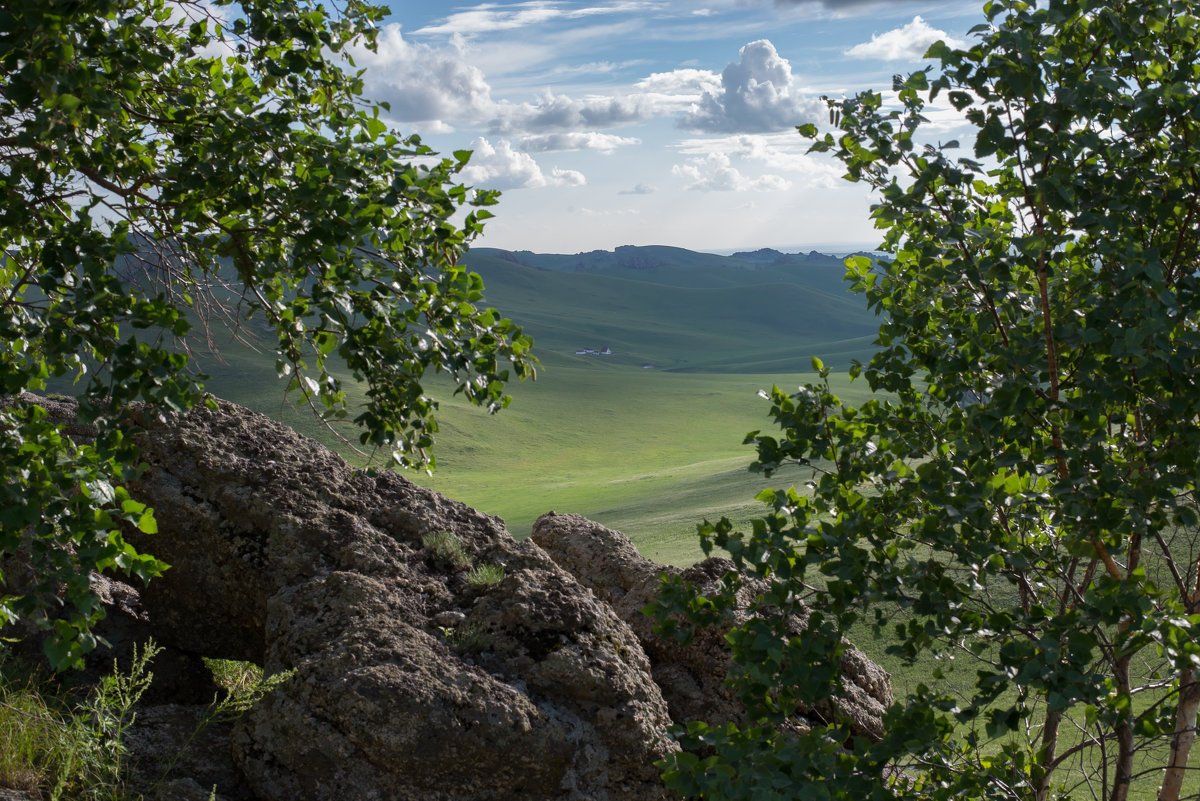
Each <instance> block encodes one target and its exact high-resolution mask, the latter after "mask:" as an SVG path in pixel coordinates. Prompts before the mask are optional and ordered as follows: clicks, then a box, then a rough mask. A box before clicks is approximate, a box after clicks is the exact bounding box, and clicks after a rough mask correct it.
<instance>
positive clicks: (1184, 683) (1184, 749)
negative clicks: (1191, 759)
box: [1158, 670, 1200, 801]
mask: <svg viewBox="0 0 1200 801" xmlns="http://www.w3.org/2000/svg"><path fill="white" fill-rule="evenodd" d="M1197 707H1200V682H1197V680H1196V672H1195V671H1193V670H1183V671H1180V673H1179V703H1178V705H1177V706H1176V708H1175V734H1174V736H1173V737H1172V738H1171V759H1170V760H1169V761H1168V762H1167V771H1166V773H1165V774H1164V776H1163V783H1162V787H1161V788H1160V789H1159V791H1158V801H1178V799H1179V793H1180V792H1181V791H1182V789H1183V778H1184V776H1185V775H1186V774H1187V763H1188V756H1189V755H1190V754H1191V751H1192V743H1193V742H1195V740H1196V710H1197Z"/></svg>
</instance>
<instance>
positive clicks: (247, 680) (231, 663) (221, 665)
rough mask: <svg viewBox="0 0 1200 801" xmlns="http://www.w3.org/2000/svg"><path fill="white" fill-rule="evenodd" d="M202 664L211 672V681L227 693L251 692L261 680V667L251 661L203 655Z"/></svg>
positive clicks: (241, 693) (242, 693)
mask: <svg viewBox="0 0 1200 801" xmlns="http://www.w3.org/2000/svg"><path fill="white" fill-rule="evenodd" d="M204 665H205V667H207V668H208V669H209V671H210V672H211V673H212V677H213V682H214V683H215V684H216V685H217V686H218V687H220V688H221V689H222V690H224V691H225V692H226V693H228V694H229V695H233V696H242V695H245V694H246V693H248V692H252V691H253V690H254V689H255V688H256V687H257V686H258V685H260V684H261V683H262V680H263V669H262V668H260V667H259V666H258V665H256V664H254V663H253V662H238V661H237V660H234V659H209V658H208V657H205V658H204Z"/></svg>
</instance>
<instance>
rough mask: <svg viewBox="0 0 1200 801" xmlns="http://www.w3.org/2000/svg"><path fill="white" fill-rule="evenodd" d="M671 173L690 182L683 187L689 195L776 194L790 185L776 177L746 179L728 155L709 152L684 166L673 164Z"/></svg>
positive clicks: (789, 182) (788, 182) (690, 160)
mask: <svg viewBox="0 0 1200 801" xmlns="http://www.w3.org/2000/svg"><path fill="white" fill-rule="evenodd" d="M671 172H672V174H674V175H677V176H679V177H681V178H688V179H691V183H690V184H688V185H687V186H686V187H684V188H685V189H687V190H689V191H692V192H747V191H750V190H758V191H779V190H784V189H789V188H791V186H792V182H791V181H788V180H787V179H785V178H782V177H780V176H778V175H761V176H759V177H757V178H748V177H747V176H745V175H742V174H741V173H740V172H738V170H737V169H736V168H735V167H733V166H732V165H731V164H730V161H729V156H727V155H725V154H724V153H709V154H708V155H707V156H702V157H699V158H693V159H688V162H687V164H676V165H675V166H674V167H672V168H671Z"/></svg>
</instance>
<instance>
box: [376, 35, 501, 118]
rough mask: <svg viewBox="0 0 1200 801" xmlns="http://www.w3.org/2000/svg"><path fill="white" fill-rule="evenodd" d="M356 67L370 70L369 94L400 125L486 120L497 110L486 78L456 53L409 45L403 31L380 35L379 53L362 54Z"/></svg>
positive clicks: (415, 44) (420, 45)
mask: <svg viewBox="0 0 1200 801" xmlns="http://www.w3.org/2000/svg"><path fill="white" fill-rule="evenodd" d="M354 59H355V62H356V63H357V64H358V65H359V66H361V67H364V68H366V70H367V72H366V77H365V80H366V94H367V96H368V97H370V98H371V99H373V100H382V101H386V102H387V103H388V104H390V105H391V111H390V112H388V116H389V117H390V118H391V119H393V120H396V121H399V122H440V123H442V124H443V126H442V127H444V126H445V125H448V124H450V123H453V122H456V121H458V122H470V121H476V120H482V119H487V118H488V117H489V116H490V115H491V114H492V113H493V111H494V109H495V106H496V104H495V102H494V101H493V100H492V95H491V87H490V86H489V85H488V82H487V79H486V78H485V77H484V74H483V72H482V71H481V70H480V69H479V68H478V67H475V66H473V65H472V64H470V63H468V62H467V61H465V60H464V59H463V58H462V56H460V55H459V54H458V53H456V52H454V51H447V50H438V49H436V48H433V47H430V46H429V45H424V44H420V43H413V42H409V41H407V40H406V39H405V38H404V37H403V35H402V34H401V32H400V26H399V25H397V24H394V23H393V24H390V25H386V26H384V28H383V29H382V30H381V31H380V32H379V39H378V49H377V50H376V51H375V52H371V51H369V50H366V49H365V48H362V49H359V50H358V51H356V52H355V54H354Z"/></svg>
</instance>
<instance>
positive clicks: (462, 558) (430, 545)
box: [421, 531, 471, 571]
mask: <svg viewBox="0 0 1200 801" xmlns="http://www.w3.org/2000/svg"><path fill="white" fill-rule="evenodd" d="M421 545H422V546H423V547H424V548H425V551H426V553H428V554H429V555H430V557H432V558H433V560H434V561H436V562H441V563H442V564H443V565H445V566H447V567H449V568H450V569H452V570H455V571H458V570H466V569H467V568H469V567H470V566H471V556H470V554H468V553H467V551H466V549H465V548H463V544H462V540H460V539H459V538H458V537H456V536H455V535H454V534H452V533H451V532H449V531H435V532H433V533H432V534H426V535H425V536H424V537H422V538H421Z"/></svg>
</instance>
